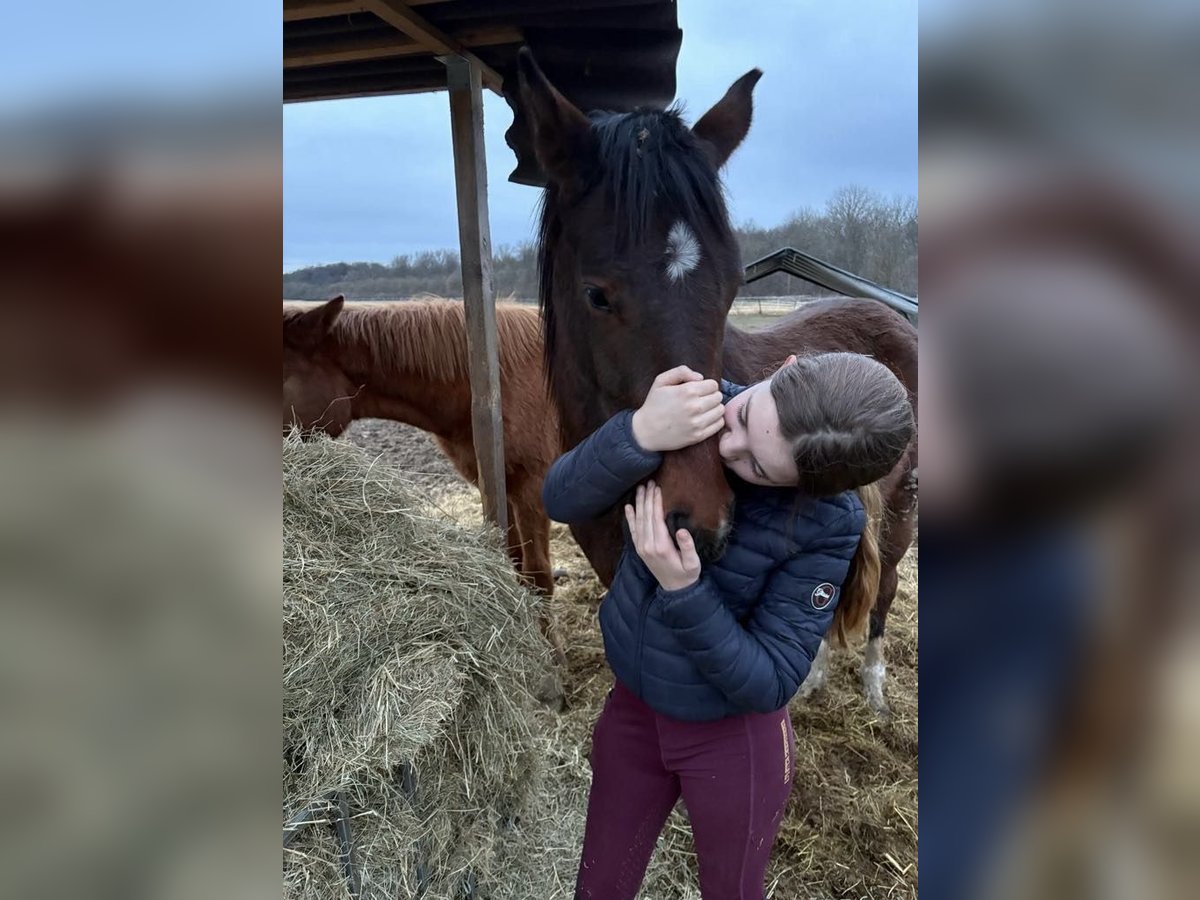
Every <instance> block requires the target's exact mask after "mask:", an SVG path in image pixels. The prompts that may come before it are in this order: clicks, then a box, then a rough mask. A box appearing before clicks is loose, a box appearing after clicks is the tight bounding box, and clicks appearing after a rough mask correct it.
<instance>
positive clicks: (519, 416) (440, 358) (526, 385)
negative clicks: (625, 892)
mask: <svg viewBox="0 0 1200 900" xmlns="http://www.w3.org/2000/svg"><path fill="white" fill-rule="evenodd" d="M496 330H497V338H498V343H499V353H500V389H501V395H502V398H503V401H502V402H503V425H504V480H505V490H506V493H507V499H508V521H509V526H508V536H507V537H508V552H509V555H510V556H511V557H512V559H513V562H514V564H515V565H516V567H517V571H518V572H519V573H520V574H521V576H522V578H523V580H525V581H526V582H527V583H530V584H532V585H533V586H534V587H536V588H537V590H539V591H540V592H541V593H542V594H544V595H545V596H546V597H547V598H549V597H550V595H551V594H552V593H553V592H554V577H553V574H552V572H551V569H550V520H549V519H548V518H547V517H546V512H545V510H544V509H543V508H542V480H543V478H544V477H545V474H546V470H547V469H548V468H549V467H550V464H551V463H552V462H553V461H554V458H555V457H556V456H557V455H558V447H559V445H558V434H557V427H556V424H555V421H556V416H555V411H554V408H553V406H552V404H551V403H550V401H549V399H548V397H547V395H546V387H545V376H544V375H543V368H542V336H541V328H540V324H539V316H538V313H537V310H534V309H529V308H524V307H520V306H516V305H511V304H497V306H496ZM366 417H375V418H384V419H395V420H397V421H400V422H405V423H407V424H409V425H414V426H416V427H417V428H420V429H422V430H423V431H428V432H429V433H430V434H432V435H433V438H434V441H435V442H436V443H437V445H438V447H440V448H441V450H442V452H443V453H445V454H446V456H447V457H448V458H449V459H450V461H451V462H452V463H453V464H454V467H455V468H456V469H457V470H458V472H459V473H460V474H461V475H462V476H463V477H464V478H466V479H467V480H468V481H470V482H471V483H472V484H474V485H476V486H478V484H479V479H478V474H479V473H478V466H477V463H476V460H475V445H474V443H473V437H472V428H471V383H470V377H469V374H468V357H467V338H466V326H465V323H464V310H463V305H462V304H461V303H456V302H454V301H449V300H430V301H407V302H403V303H387V304H366V303H355V304H351V305H350V306H345V305H344V298H343V297H341V296H338V297H335V298H334V299H333V300H330V301H329V302H327V303H324V304H321V305H318V306H312V305H306V306H299V305H294V306H285V307H284V313H283V427H284V429H285V430H287V429H288V428H290V427H292V426H293V425H298V426H299V427H300V428H301V429H302V430H304V431H312V430H320V431H324V432H325V433H327V434H329V435H331V436H333V437H336V436H337V435H339V434H341V433H342V432H343V431H344V430H345V429H346V427H347V426H348V425H349V424H350V422H351V421H353V420H354V419H360V418H366ZM541 625H542V630H543V633H544V634H546V636H547V638H548V639H549V640H550V642H551V645H552V646H553V647H554V651H555V658H556V660H557V662H558V663H559V664H560V665H564V666H565V662H566V658H565V655H564V653H563V649H562V644H561V641H560V639H559V638H558V636H557V634H556V633H555V632H554V630H553V629H552V628H551V627H550V622H549V617H548V614H547V613H546V612H545V611H544V610H543V614H542V620H541Z"/></svg>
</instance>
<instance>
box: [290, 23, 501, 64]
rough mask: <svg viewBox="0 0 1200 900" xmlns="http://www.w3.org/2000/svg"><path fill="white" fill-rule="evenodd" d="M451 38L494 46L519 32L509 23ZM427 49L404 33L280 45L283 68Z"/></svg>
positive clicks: (415, 53)
mask: <svg viewBox="0 0 1200 900" xmlns="http://www.w3.org/2000/svg"><path fill="white" fill-rule="evenodd" d="M453 38H454V40H456V41H458V42H459V43H460V44H462V45H463V46H464V47H494V46H496V45H498V44H518V43H520V42H521V31H520V29H518V28H513V27H512V26H492V27H489V28H467V29H464V30H462V31H457V32H455V33H454V35H453ZM427 53H429V50H428V48H426V47H425V46H423V45H422V44H419V43H417V42H416V41H415V40H413V39H412V38H410V37H408V36H407V35H403V34H395V33H393V36H390V37H380V36H378V35H373V36H371V37H365V38H364V37H341V38H331V39H330V40H327V41H319V42H318V41H306V42H304V44H303V45H302V46H301V47H296V48H293V49H288V47H287V44H286V42H285V44H284V48H283V67H284V68H285V69H295V68H300V67H302V66H321V65H328V64H332V63H344V62H360V61H362V60H371V59H392V58H395V57H401V56H420V55H422V54H427Z"/></svg>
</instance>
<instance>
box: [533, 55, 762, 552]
mask: <svg viewBox="0 0 1200 900" xmlns="http://www.w3.org/2000/svg"><path fill="white" fill-rule="evenodd" d="M761 74H762V73H761V72H760V71H758V70H757V69H755V70H752V71H751V72H748V73H747V74H746V75H744V76H742V77H741V78H740V79H739V80H738V81H737V82H735V83H734V85H733V86H732V87H731V88H730V89H729V91H728V92H727V93H726V94H725V96H724V97H723V98H722V99H721V100H720V101H719V102H718V103H717V104H716V105H715V106H714V107H713V108H712V109H710V110H709V111H708V112H707V113H706V114H705V115H704V116H702V117H701V118H700V119H699V121H697V122H696V124H695V125H694V126H693V127H691V128H689V127H688V126H687V125H686V124H685V123H684V122H683V120H682V119H681V118H680V115H679V113H678V111H677V110H675V109H670V110H646V109H640V110H636V111H634V112H631V113H624V114H616V113H592V114H591V115H585V114H584V113H583V112H581V111H580V110H579V109H577V108H576V107H575V106H574V105H572V104H571V102H570V101H568V100H567V99H566V98H565V97H563V95H562V94H560V93H559V92H558V91H557V90H556V89H555V88H554V86H553V85H551V84H550V82H549V81H548V80H547V79H546V77H545V75H544V74H543V73H542V71H541V69H540V68H539V67H538V65H537V63H536V62H535V61H534V59H533V56H532V54H531V53H530V52H529V51H528V50H524V49H523V50H522V51H521V53H520V55H519V60H518V80H519V85H518V95H519V102H520V103H521V104H522V107H523V109H524V111H525V112H526V114H527V116H528V118H529V121H530V122H531V123H532V125H533V130H534V137H535V139H534V146H535V149H536V152H537V156H538V161H539V162H540V163H541V166H542V168H543V169H544V170H545V172H546V174H547V175H548V179H549V183H548V185H547V188H546V191H545V194H544V195H543V198H542V215H541V225H540V233H539V260H538V262H539V270H540V271H539V278H540V285H539V295H540V301H541V305H542V313H543V317H544V329H545V337H546V342H545V353H546V370H547V372H548V374H549V376H550V384H551V388H552V391H553V393H554V397H555V401H556V405H557V406H558V408H559V414H560V418H561V427H562V430H563V439H564V446H574V445H575V444H576V443H578V442H579V441H580V440H582V439H583V438H584V437H586V436H587V434H589V433H590V432H591V431H593V430H595V429H596V428H597V427H599V426H600V425H601V424H603V423H604V422H605V421H606V420H607V419H608V418H609V417H611V416H612V415H614V414H615V413H617V412H618V411H620V410H621V409H625V408H630V407H636V406H639V405H640V404H641V403H642V401H643V400H644V399H645V396H646V392H647V391H648V390H649V387H650V384H651V382H652V381H653V380H654V377H655V376H656V375H657V374H658V373H659V372H662V371H665V370H666V369H670V368H673V367H675V366H678V365H680V364H684V365H688V366H690V367H691V368H693V369H695V370H696V371H698V372H701V373H703V374H704V375H705V376H706V377H710V378H719V377H720V375H721V369H722V341H723V336H724V327H725V318H726V316H727V315H728V312H729V307H730V305H731V304H732V302H733V298H734V296H735V294H736V293H737V290H738V288H739V286H740V285H741V284H742V264H741V256H740V253H739V250H738V246H737V241H736V239H735V237H734V234H733V231H732V228H731V226H730V223H729V215H728V212H727V210H726V207H725V201H724V197H723V193H722V188H721V183H720V179H719V176H718V172H719V170H720V168H721V167H722V166H723V165H724V163H725V161H726V160H727V159H728V158H729V156H730V155H731V154H732V153H733V151H734V150H735V149H736V148H737V146H738V145H739V144H740V143H741V141H742V139H743V138H744V137H745V136H746V133H747V132H748V131H749V128H750V118H751V113H752V106H753V104H752V99H751V94H752V91H753V89H754V85H755V84H756V83H757V81H758V79H759V77H760V76H761ZM656 478H657V480H658V481H659V482H660V483H661V485H662V488H663V496H664V507H665V508H666V509H667V511H668V512H667V514H668V517H669V519H670V520H671V523H672V524H673V525H676V526H682V527H686V528H688V530H689V531H691V532H692V534H693V535H694V536H695V538H696V543H697V546H698V547H699V548H700V550H701V552H702V555H704V556H705V557H706V558H709V559H711V558H714V557H715V556H717V555H719V554H720V551H721V547H722V545H723V538H724V536H725V534H726V533H727V531H728V524H729V521H730V510H731V505H732V502H733V493H732V491H731V490H730V488H729V485H728V482H727V481H726V480H725V477H724V470H723V468H722V466H721V459H720V456H719V454H718V452H717V441H716V438H713V439H711V440H708V441H706V442H704V443H703V444H700V445H697V446H694V447H689V448H686V449H684V450H680V451H677V452H674V453H668V454H665V456H664V459H663V464H662V468H661V469H660V471H659V473H658V475H657V476H656Z"/></svg>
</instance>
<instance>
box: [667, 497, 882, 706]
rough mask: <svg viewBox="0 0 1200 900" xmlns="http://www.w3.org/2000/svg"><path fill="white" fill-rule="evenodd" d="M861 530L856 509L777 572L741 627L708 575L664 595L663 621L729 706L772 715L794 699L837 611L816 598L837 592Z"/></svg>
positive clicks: (861, 520) (833, 604)
mask: <svg viewBox="0 0 1200 900" xmlns="http://www.w3.org/2000/svg"><path fill="white" fill-rule="evenodd" d="M864 525H865V517H864V514H863V512H862V509H861V507H859V508H857V509H855V510H852V511H849V512H847V513H846V514H845V515H844V516H843V517H841V518H840V519H838V520H837V522H836V523H835V524H834V525H833V526H832V527H828V528H825V529H823V531H822V533H821V535H820V536H819V537H818V538H816V539H815V540H813V541H810V542H807V543H806V544H805V545H804V547H803V548H802V550H801V551H800V552H799V553H797V554H796V555H795V556H793V557H791V558H790V559H788V560H787V562H785V563H784V564H783V565H782V566H780V568H779V569H777V570H776V571H775V573H774V574H773V575H772V576H771V578H770V580H769V581H768V582H767V584H766V587H765V588H764V590H763V593H762V596H761V599H760V601H759V603H758V604H757V606H756V607H755V608H754V610H753V611H752V612H751V613H750V615H749V616H748V617H747V619H746V621H744V622H739V621H738V620H737V619H736V618H735V617H734V616H733V614H732V613H731V612H730V611H729V609H728V607H727V606H726V605H725V603H724V602H723V601H722V599H721V596H720V594H719V592H718V590H717V588H716V587H715V586H714V584H713V582H712V581H711V580H710V578H709V577H708V576H707V575H705V576H702V577H701V578H700V580H699V581H697V582H695V583H694V584H692V585H689V586H688V587H686V588H683V589H681V590H678V591H663V590H661V589H660V590H659V592H658V598H657V602H659V603H661V604H662V616H663V619H664V620H665V621H666V622H667V623H668V624H669V625H670V626H671V627H672V628H673V629H674V631H675V634H676V636H677V637H678V639H679V641H680V643H681V644H682V645H683V647H684V649H685V651H686V652H687V653H688V655H689V656H690V657H691V659H692V662H693V663H694V664H695V665H696V668H697V669H698V670H699V671H700V672H701V673H702V674H703V675H704V677H705V678H707V679H708V681H709V683H710V684H712V685H713V686H714V687H716V688H717V690H719V691H720V692H721V693H722V694H724V695H725V696H726V697H727V698H728V699H729V701H730V702H731V703H734V704H735V705H737V706H740V707H742V708H743V709H745V710H746V711H747V712H772V711H773V710H776V709H780V708H781V707H783V706H785V705H786V704H787V703H788V701H789V700H791V699H792V696H793V695H794V694H795V693H796V691H797V690H798V689H799V687H800V685H801V684H802V683H803V682H804V679H805V677H806V676H807V675H808V670H809V667H810V666H811V665H812V661H813V658H814V657H815V656H816V653H817V649H818V648H819V647H820V645H821V639H822V638H823V637H824V636H825V632H826V631H828V630H829V625H830V623H831V622H832V621H833V613H834V609H835V607H836V605H837V604H836V602H834V601H836V598H837V594H835V596H834V601H831V602H828V603H826V604H823V603H822V602H821V601H822V598H821V595H820V592H818V594H817V595H816V596H814V592H815V591H816V589H817V587H818V586H819V585H822V584H831V585H833V586H835V587H836V588H837V591H838V594H840V591H841V584H842V582H843V581H844V580H845V578H846V573H847V571H848V570H849V567H850V560H851V559H852V558H853V556H854V551H855V550H856V549H857V547H858V541H859V537H860V536H861V535H862V531H863V527H864ZM818 606H820V607H821V608H818Z"/></svg>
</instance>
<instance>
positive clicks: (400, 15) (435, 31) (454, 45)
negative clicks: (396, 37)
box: [363, 0, 504, 94]
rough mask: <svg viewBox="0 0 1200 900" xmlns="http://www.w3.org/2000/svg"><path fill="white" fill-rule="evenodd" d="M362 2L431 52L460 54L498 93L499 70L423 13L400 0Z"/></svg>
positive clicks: (447, 54) (369, 0)
mask: <svg viewBox="0 0 1200 900" xmlns="http://www.w3.org/2000/svg"><path fill="white" fill-rule="evenodd" d="M363 3H364V4H366V7H367V9H368V10H370V11H371V12H373V13H374V14H375V15H377V16H378V17H379V18H381V19H383V21H385V22H387V23H388V24H389V25H391V26H392V27H393V28H396V29H398V30H400V31H403V32H404V33H405V34H407V35H408V36H409V37H411V38H412V39H413V40H414V41H416V42H417V43H419V44H423V45H424V46H425V47H427V48H429V51H430V52H431V53H437V54H441V55H445V56H461V57H462V58H463V59H465V60H466V61H467V62H469V63H470V64H471V65H473V66H476V67H478V69H479V75H480V78H481V79H482V83H483V85H484V86H485V87H487V88H488V89H489V90H492V91H495V92H496V93H497V94H499V93H500V87H501V85H502V84H503V82H504V79H503V78H501V77H500V73H499V72H497V71H496V70H495V69H493V68H491V66H489V65H487V63H485V62H483V61H482V60H481V59H479V57H477V56H475V54H473V53H471V52H470V51H469V50H468V49H467V48H466V47H464V46H463V45H462V44H461V43H459V42H458V41H456V40H455V39H454V38H452V37H451V36H450V35H448V34H446V32H444V31H442V30H441V29H440V28H438V27H437V26H436V25H433V24H432V23H430V22H429V21H427V20H426V19H425V17H424V16H421V15H418V14H417V13H415V12H413V11H412V9H410V8H409V5H408V4H405V3H401V2H400V0H363Z"/></svg>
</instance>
